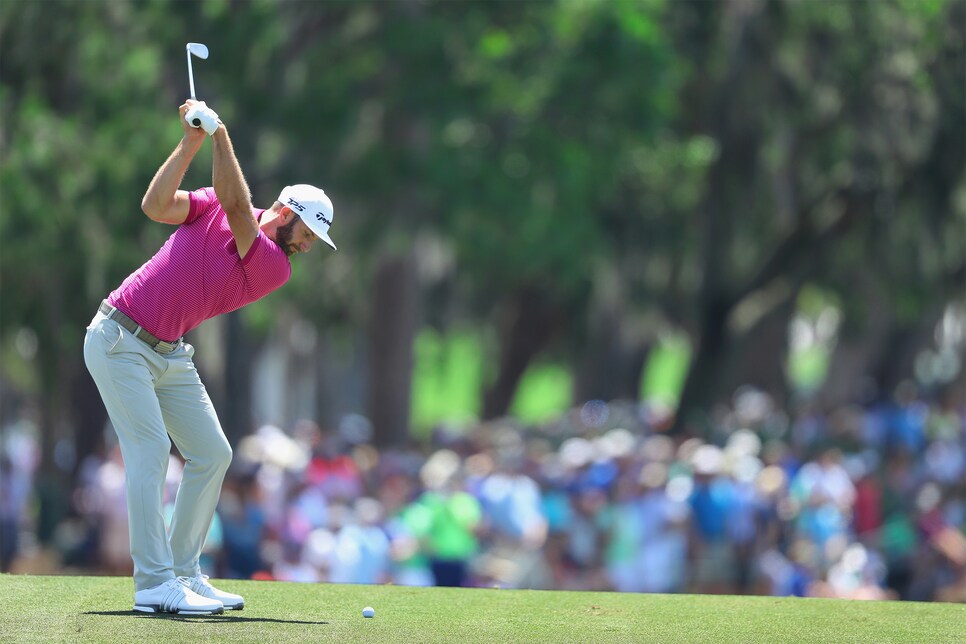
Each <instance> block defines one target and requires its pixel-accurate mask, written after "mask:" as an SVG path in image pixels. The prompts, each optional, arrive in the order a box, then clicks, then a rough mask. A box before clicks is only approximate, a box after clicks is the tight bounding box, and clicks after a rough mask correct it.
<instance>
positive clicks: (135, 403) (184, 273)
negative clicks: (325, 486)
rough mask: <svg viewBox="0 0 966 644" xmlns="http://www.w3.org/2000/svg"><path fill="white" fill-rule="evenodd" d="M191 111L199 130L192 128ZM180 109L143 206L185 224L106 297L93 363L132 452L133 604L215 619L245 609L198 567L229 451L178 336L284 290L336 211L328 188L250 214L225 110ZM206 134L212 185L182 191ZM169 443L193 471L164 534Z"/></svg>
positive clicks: (97, 319) (97, 320)
mask: <svg viewBox="0 0 966 644" xmlns="http://www.w3.org/2000/svg"><path fill="white" fill-rule="evenodd" d="M189 110H191V114H189V117H191V118H192V119H197V121H196V122H200V123H201V127H192V126H191V125H189V124H188V123H187V122H186V120H185V115H186V113H188V111H189ZM179 114H180V120H181V124H182V127H183V128H184V136H183V137H182V139H181V141H180V143H178V145H177V147H176V148H175V149H174V152H173V153H172V154H171V156H170V157H168V160H167V161H165V162H164V164H163V165H162V166H161V168H160V169H159V170H158V172H157V174H155V176H154V178H153V179H152V180H151V183H150V185H149V186H148V189H147V192H146V193H145V194H144V198H143V200H142V201H141V208H142V209H143V210H144V213H145V214H146V215H147V216H148V217H149V218H150V219H152V220H154V221H157V222H162V223H166V224H173V225H176V226H178V227H177V229H175V231H174V233H173V234H172V235H171V237H169V238H168V241H167V242H165V244H164V246H162V247H161V249H160V250H159V251H158V252H157V253H156V254H155V255H154V257H152V258H151V259H149V260H148V261H147V263H145V264H144V265H143V266H141V268H139V269H137V270H136V271H135V272H134V273H132V274H131V275H130V276H129V277H128V278H127V279H126V280H124V282H123V283H122V284H121V285H120V287H118V288H117V290H115V291H114V292H113V293H111V294H110V295H109V296H108V298H107V299H106V300H104V301H103V302H102V303H101V305H100V308H99V309H98V312H97V314H96V315H95V316H94V319H93V320H92V321H91V324H90V326H89V327H88V328H87V336H86V337H85V339H84V360H85V362H86V364H87V368H88V370H89V371H90V373H91V375H92V376H93V378H94V381H95V382H96V383H97V388H98V390H99V391H100V394H101V397H102V398H103V400H104V405H105V406H106V407H107V412H108V414H109V415H110V417H111V422H112V423H113V425H114V429H115V431H116V432H117V437H118V442H119V444H120V448H121V455H122V456H123V458H124V467H125V472H126V475H127V508H128V518H129V523H130V540H131V558H132V559H133V560H134V587H135V592H134V610H135V611H140V612H146V613H162V612H166V613H178V614H182V615H211V614H217V613H221V612H223V610H224V609H226V608H227V609H236V610H237V609H241V608H243V607H244V605H245V602H244V599H243V598H242V597H241V596H239V595H236V594H233V593H228V592H224V591H221V590H218V589H217V588H214V587H213V586H212V585H211V584H210V583H209V582H208V577H207V575H203V574H202V572H201V569H200V567H199V564H198V560H199V557H200V555H201V548H202V546H203V545H204V541H205V537H206V535H207V533H208V528H209V525H210V524H211V520H212V517H213V515H214V512H215V507H216V505H217V503H218V497H219V495H220V491H221V484H222V480H223V479H224V475H225V472H226V470H227V469H228V465H229V463H230V462H231V456H232V450H231V446H230V445H229V444H228V440H227V439H226V438H225V434H224V432H223V431H222V429H221V425H220V424H219V422H218V416H217V415H216V414H215V410H214V407H213V406H212V404H211V400H210V399H209V398H208V392H207V391H206V390H205V386H204V384H203V383H202V382H201V379H200V378H199V377H198V371H197V369H195V365H194V363H193V362H192V356H193V355H194V352H195V350H194V347H192V346H191V345H190V344H187V343H185V342H184V340H183V336H184V334H185V333H187V332H188V331H190V330H191V329H193V328H195V327H197V326H198V325H199V324H201V323H202V322H203V321H205V320H207V319H208V318H212V317H214V316H216V315H219V314H221V313H227V312H229V311H234V310H235V309H238V308H240V307H242V306H245V305H246V304H249V303H250V302H254V301H255V300H257V299H259V298H261V297H264V296H265V295H268V294H269V293H271V292H272V291H274V290H275V289H277V288H278V287H280V286H281V285H282V284H284V283H285V282H286V281H287V280H288V279H289V277H290V275H291V273H292V267H291V264H290V263H289V256H291V255H294V254H295V253H304V252H308V251H309V250H310V249H311V248H312V245H313V244H314V243H315V242H316V241H317V240H319V239H321V240H322V241H324V242H325V243H326V244H328V245H329V246H331V247H332V248H333V249H334V248H335V244H333V243H332V240H331V239H330V238H329V234H328V231H329V226H330V225H331V223H332V215H333V209H332V202H331V201H330V200H329V198H328V197H326V195H325V193H324V192H323V191H322V190H320V189H318V188H315V187H312V186H309V185H304V184H301V185H294V186H287V187H286V188H285V189H284V190H282V192H281V194H280V195H279V198H278V201H276V202H275V203H274V204H273V205H272V206H271V207H270V208H268V209H258V208H254V207H253V206H252V203H251V196H250V194H249V191H248V185H247V184H246V182H245V177H244V176H243V175H242V171H241V168H240V167H239V165H238V160H237V159H236V158H235V153H234V150H233V149H232V145H231V139H230V138H229V137H228V131H227V129H226V128H225V126H224V124H223V123H221V121H220V120H219V119H218V115H217V114H216V113H215V112H214V111H212V110H211V109H210V108H208V107H207V106H206V105H204V104H203V103H197V102H195V101H191V100H189V101H187V102H186V103H185V104H184V105H182V106H181V107H180V108H179ZM208 135H210V136H211V139H212V146H213V161H212V183H213V184H214V186H213V187H211V188H202V189H200V190H196V191H194V192H186V191H184V190H180V189H179V188H180V185H181V181H182V179H183V178H184V174H185V172H186V171H187V169H188V165H189V164H190V163H191V160H192V159H193V158H194V156H195V154H197V152H198V150H199V149H200V148H201V146H202V144H203V143H204V141H205V138H206V137H207V136H208ZM239 404H242V403H239ZM172 441H173V442H174V444H175V445H176V446H177V448H178V450H179V451H180V452H181V455H182V456H183V457H184V459H185V467H184V475H183V478H182V480H181V486H180V488H179V489H178V494H177V498H176V500H175V506H174V516H173V517H172V520H171V529H170V531H166V530H165V522H164V513H163V511H162V495H163V488H164V480H165V474H166V470H167V467H168V456H169V453H170V449H171V442H172Z"/></svg>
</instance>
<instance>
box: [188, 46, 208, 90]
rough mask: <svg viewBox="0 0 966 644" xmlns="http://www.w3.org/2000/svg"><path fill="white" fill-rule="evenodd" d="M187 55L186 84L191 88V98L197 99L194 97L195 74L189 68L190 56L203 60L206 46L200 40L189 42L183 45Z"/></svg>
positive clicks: (206, 53)
mask: <svg viewBox="0 0 966 644" xmlns="http://www.w3.org/2000/svg"><path fill="white" fill-rule="evenodd" d="M185 49H186V50H187V55H188V85H190V88H191V99H192V100H197V98H196V97H195V76H194V73H193V72H192V70H191V57H192V56H197V57H198V58H200V59H202V60H205V59H206V58H208V47H207V46H206V45H202V44H201V43H200V42H189V43H188V44H187V46H186V47H185Z"/></svg>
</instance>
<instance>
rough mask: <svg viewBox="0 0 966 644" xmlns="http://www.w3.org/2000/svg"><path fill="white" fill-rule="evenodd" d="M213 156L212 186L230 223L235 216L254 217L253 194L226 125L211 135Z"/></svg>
mask: <svg viewBox="0 0 966 644" xmlns="http://www.w3.org/2000/svg"><path fill="white" fill-rule="evenodd" d="M211 139H212V144H213V146H214V147H213V150H214V152H213V158H212V165H211V180H212V186H214V188H215V195H217V197H218V201H219V202H221V207H222V208H224V209H225V212H226V213H227V214H228V220H229V223H231V220H232V219H233V218H234V217H245V218H248V219H252V196H251V192H250V191H249V189H248V183H247V182H246V181H245V175H244V174H242V170H241V166H240V165H239V164H238V159H237V158H236V157H235V150H234V148H233V147H232V145H231V139H230V138H229V137H228V132H227V131H226V129H225V128H224V127H220V128H218V131H217V132H215V134H214V135H213V136H212V137H211Z"/></svg>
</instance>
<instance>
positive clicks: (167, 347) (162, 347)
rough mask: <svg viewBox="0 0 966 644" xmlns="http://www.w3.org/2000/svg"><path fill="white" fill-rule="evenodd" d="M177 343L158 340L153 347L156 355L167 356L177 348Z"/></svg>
mask: <svg viewBox="0 0 966 644" xmlns="http://www.w3.org/2000/svg"><path fill="white" fill-rule="evenodd" d="M178 344H179V343H178V342H165V341H164V340H160V341H159V342H158V343H157V344H156V345H154V350H155V351H156V352H157V353H163V354H168V353H171V352H172V351H174V350H175V349H177V348H178Z"/></svg>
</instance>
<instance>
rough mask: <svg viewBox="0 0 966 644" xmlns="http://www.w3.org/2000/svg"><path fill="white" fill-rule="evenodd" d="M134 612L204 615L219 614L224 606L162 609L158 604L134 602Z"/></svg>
mask: <svg viewBox="0 0 966 644" xmlns="http://www.w3.org/2000/svg"><path fill="white" fill-rule="evenodd" d="M134 612H135V613H154V614H157V613H170V614H171V615H185V616H188V617H193V616H194V617H204V616H205V615H221V614H222V613H224V612H225V609H224V608H216V609H215V610H163V609H162V608H161V606H159V605H158V604H135V605H134Z"/></svg>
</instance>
